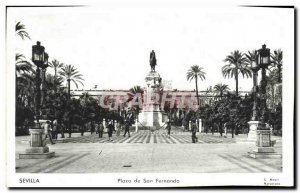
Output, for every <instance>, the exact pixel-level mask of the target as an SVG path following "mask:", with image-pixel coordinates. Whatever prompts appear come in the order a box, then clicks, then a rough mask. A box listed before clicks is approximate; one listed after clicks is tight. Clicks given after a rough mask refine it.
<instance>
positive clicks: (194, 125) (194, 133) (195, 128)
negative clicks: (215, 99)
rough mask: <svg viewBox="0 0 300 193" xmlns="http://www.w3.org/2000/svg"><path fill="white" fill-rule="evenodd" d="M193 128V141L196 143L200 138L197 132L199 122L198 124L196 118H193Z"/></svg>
mask: <svg viewBox="0 0 300 193" xmlns="http://www.w3.org/2000/svg"><path fill="white" fill-rule="evenodd" d="M191 127H192V128H191V129H192V142H193V143H196V142H198V138H197V137H196V132H197V130H198V127H197V124H196V120H195V119H192V124H191Z"/></svg>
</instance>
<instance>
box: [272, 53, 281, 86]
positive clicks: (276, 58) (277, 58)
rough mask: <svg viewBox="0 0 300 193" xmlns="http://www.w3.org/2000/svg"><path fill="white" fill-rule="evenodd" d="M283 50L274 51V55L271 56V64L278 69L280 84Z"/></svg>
mask: <svg viewBox="0 0 300 193" xmlns="http://www.w3.org/2000/svg"><path fill="white" fill-rule="evenodd" d="M282 55H283V53H282V50H281V49H278V50H274V54H271V63H272V64H274V65H275V66H277V68H278V82H279V83H281V81H282V80H281V70H282Z"/></svg>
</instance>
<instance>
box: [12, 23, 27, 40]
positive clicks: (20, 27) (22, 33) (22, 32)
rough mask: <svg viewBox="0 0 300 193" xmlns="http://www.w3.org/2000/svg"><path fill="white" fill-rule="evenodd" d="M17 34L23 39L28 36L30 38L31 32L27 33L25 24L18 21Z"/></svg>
mask: <svg viewBox="0 0 300 193" xmlns="http://www.w3.org/2000/svg"><path fill="white" fill-rule="evenodd" d="M15 30H16V35H18V36H20V37H21V38H22V39H23V40H24V39H25V37H26V38H28V39H30V36H29V34H28V33H27V31H26V30H25V25H24V24H21V22H18V23H17V24H16V29H15Z"/></svg>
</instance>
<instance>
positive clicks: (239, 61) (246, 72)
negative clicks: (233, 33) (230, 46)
mask: <svg viewBox="0 0 300 193" xmlns="http://www.w3.org/2000/svg"><path fill="white" fill-rule="evenodd" d="M224 62H227V64H225V65H224V66H223V67H222V74H223V76H224V77H225V78H226V77H228V78H232V77H234V78H235V83H236V85H235V87H236V89H235V93H236V96H238V94H239V91H238V86H239V74H242V76H243V77H245V76H246V77H247V78H249V77H250V78H251V77H252V71H251V69H250V67H249V66H248V65H247V62H246V57H245V56H244V54H243V53H242V52H240V51H238V50H235V51H234V52H231V53H230V55H228V56H226V58H225V60H224Z"/></svg>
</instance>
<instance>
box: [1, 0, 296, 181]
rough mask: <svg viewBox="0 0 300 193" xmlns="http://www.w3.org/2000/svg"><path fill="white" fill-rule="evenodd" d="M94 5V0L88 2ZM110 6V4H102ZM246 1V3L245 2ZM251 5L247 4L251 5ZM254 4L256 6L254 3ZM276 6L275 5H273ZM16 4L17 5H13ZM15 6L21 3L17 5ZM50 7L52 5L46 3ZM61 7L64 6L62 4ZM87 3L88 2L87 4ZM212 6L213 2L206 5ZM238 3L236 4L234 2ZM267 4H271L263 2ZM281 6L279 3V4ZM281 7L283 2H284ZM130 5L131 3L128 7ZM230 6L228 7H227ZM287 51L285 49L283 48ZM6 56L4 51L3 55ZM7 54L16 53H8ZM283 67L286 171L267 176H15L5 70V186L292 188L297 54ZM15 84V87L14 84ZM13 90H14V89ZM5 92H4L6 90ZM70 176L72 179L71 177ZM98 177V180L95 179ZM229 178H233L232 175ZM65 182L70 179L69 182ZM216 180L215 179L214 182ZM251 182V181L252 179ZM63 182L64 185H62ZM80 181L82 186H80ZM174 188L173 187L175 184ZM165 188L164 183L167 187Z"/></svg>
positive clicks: (286, 58) (11, 74) (11, 73)
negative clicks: (272, 183)
mask: <svg viewBox="0 0 300 193" xmlns="http://www.w3.org/2000/svg"><path fill="white" fill-rule="evenodd" d="M33 2H34V3H33V4H34V5H38V4H42V3H41V2H40V1H39V2H37V1H33ZM89 2H91V1H89ZM103 2H105V3H107V4H109V3H108V1H103ZM129 2H131V5H132V4H134V3H136V4H138V3H137V1H129ZM146 2H147V3H149V4H151V5H153V4H158V2H159V1H146ZM191 2H192V4H197V3H196V1H188V3H187V2H185V3H183V1H175V3H174V1H173V3H174V4H175V5H177V6H180V5H182V4H184V5H188V4H189V3H190V4H191ZM246 2H247V1H246ZM72 3H73V4H82V2H80V1H73V2H72ZM114 3H120V1H113V2H112V3H110V4H111V5H113V4H114ZM169 3H170V2H169V1H164V3H161V4H162V6H167V5H168V4H169ZM249 3H250V2H249V1H248V3H245V4H249ZM251 3H253V4H254V2H253V1H252V2H251ZM273 3H274V2H273ZM10 4H15V3H10ZM16 4H19V3H18V2H17V3H16ZM47 4H50V3H47ZM51 4H58V3H57V2H55V1H54V2H51ZM59 4H62V3H61V2H60V3H59ZM68 4H69V3H68ZM87 4H88V3H87ZM205 4H206V5H207V4H211V3H205ZM231 4H235V3H231ZM260 4H263V3H260ZM264 4H268V3H264ZM279 4H280V3H279ZM281 4H282V3H281ZM127 5H128V4H127ZM227 6H228V4H227ZM2 8H3V7H2ZM293 37H294V30H293V29H291V42H294V40H293ZM11 49H12V48H10V47H7V50H11ZM287 49H289V50H294V46H293V45H290V47H288V48H287ZM283 50H285V47H283ZM2 53H3V52H2ZM8 53H13V52H10V51H8ZM9 58H14V56H11V55H8V57H7V61H6V64H7V65H6V67H9V66H11V64H13V63H14V62H13V61H11V60H9ZM284 64H290V65H289V68H286V67H284V68H283V128H289V129H286V130H283V136H284V137H283V172H282V173H276V174H270V173H267V174H264V173H259V174H257V173H255V174H203V173H199V174H182V173H180V174H148V173H146V174H120V173H115V174H101V175H99V174H55V175H53V174H51V175H50V174H16V173H15V168H14V166H15V147H14V143H15V137H14V130H13V129H9V128H14V108H12V107H14V91H13V89H12V87H10V86H9V85H8V84H10V85H11V82H10V80H14V71H13V69H12V68H9V69H6V70H7V73H6V113H5V114H6V116H7V119H6V120H7V125H6V127H5V128H6V131H7V138H6V142H7V143H6V144H7V153H6V155H7V160H6V164H7V181H6V184H7V185H8V186H10V187H19V186H22V187H25V186H28V187H32V186H35V187H45V186H46V187H99V182H101V181H105V184H102V185H103V186H104V187H126V186H125V185H124V184H118V183H116V180H117V178H119V177H123V178H131V179H134V178H144V177H147V178H154V179H155V178H157V177H158V178H170V179H172V178H174V177H176V179H179V180H180V182H181V183H180V186H203V185H205V186H216V185H223V186H226V185H249V186H261V185H263V182H264V178H269V177H272V178H278V179H280V183H281V185H284V186H291V185H293V167H292V166H293V161H294V159H293V134H292V133H291V132H290V131H291V128H293V106H294V103H293V101H294V65H292V64H294V53H285V56H284ZM12 85H14V84H12ZM13 88H14V87H13ZM3 90H4V89H3ZM70 175H71V176H70ZM95 175H97V180H96V178H95ZM229 175H230V176H229ZM20 177H33V178H39V179H40V181H41V183H39V184H36V185H33V184H22V185H21V184H19V178H20ZM65 179H68V181H66V180H65ZM212 179H213V180H212ZM250 179H251V180H250ZM61 182H64V183H61ZM78 182H80V183H78ZM152 185H153V186H154V187H159V184H152ZM172 185H174V184H172ZM132 186H135V187H139V186H145V184H139V185H137V184H130V187H132ZM164 186H165V184H164Z"/></svg>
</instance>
